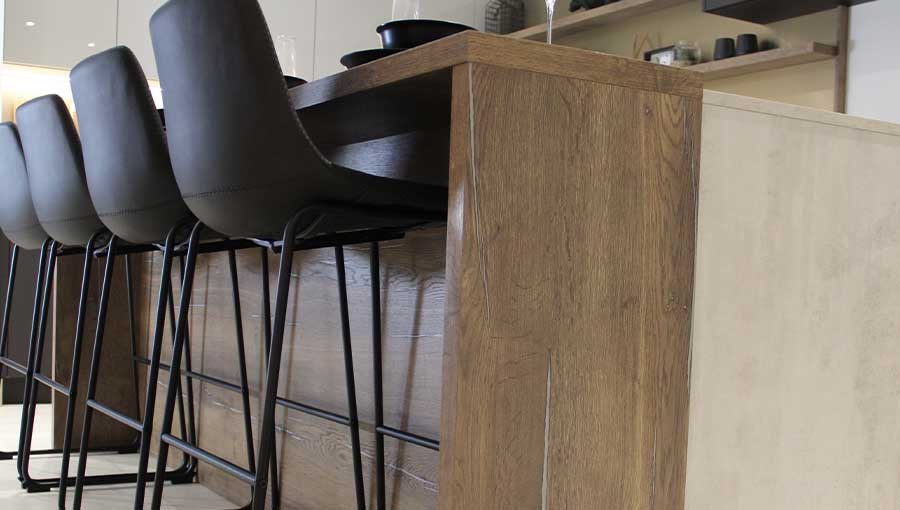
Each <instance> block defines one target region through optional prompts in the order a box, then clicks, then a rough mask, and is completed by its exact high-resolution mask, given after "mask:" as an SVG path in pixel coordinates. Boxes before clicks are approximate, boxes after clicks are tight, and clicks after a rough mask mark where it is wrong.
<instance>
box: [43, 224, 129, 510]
mask: <svg viewBox="0 0 900 510" xmlns="http://www.w3.org/2000/svg"><path fill="white" fill-rule="evenodd" d="M95 242H96V234H95V235H94V236H92V237H91V239H90V240H89V241H88V244H87V247H86V250H85V253H84V266H83V267H82V272H81V294H80V295H79V298H78V317H77V319H76V322H75V342H74V344H75V345H74V349H73V352H72V372H71V375H70V378H69V396H68V401H67V403H66V424H65V427H66V429H65V433H64V435H63V448H62V449H63V452H62V466H61V468H60V473H59V508H65V507H66V489H67V488H68V485H69V484H68V478H69V462H70V459H71V457H72V450H71V448H72V427H73V425H74V422H75V404H76V401H77V399H78V380H79V372H80V371H81V350H82V344H83V341H84V323H85V316H86V315H87V299H88V294H89V293H90V286H91V269H92V267H93V258H94V243H95ZM129 303H130V301H129Z"/></svg>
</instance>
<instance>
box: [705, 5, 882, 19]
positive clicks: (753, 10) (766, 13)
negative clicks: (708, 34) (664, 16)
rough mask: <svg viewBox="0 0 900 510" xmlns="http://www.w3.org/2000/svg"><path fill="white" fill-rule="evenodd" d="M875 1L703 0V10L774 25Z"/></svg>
mask: <svg viewBox="0 0 900 510" xmlns="http://www.w3.org/2000/svg"><path fill="white" fill-rule="evenodd" d="M871 1H873V0H703V10H704V11H706V12H709V13H713V14H718V15H720V16H726V17H729V18H735V19H740V20H744V21H751V22H753V23H761V24H766V23H773V22H776V21H781V20H784V19H788V18H795V17H797V16H805V15H807V14H812V13H815V12H820V11H826V10H829V9H834V8H835V7H839V6H841V5H857V4H862V3H865V2H871Z"/></svg>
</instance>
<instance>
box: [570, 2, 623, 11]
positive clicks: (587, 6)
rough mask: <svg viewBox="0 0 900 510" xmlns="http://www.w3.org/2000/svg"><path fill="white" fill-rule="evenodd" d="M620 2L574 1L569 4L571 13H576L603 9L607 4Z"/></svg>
mask: <svg viewBox="0 0 900 510" xmlns="http://www.w3.org/2000/svg"><path fill="white" fill-rule="evenodd" d="M618 1H619V0H572V2H571V3H570V4H569V11H570V12H575V11H577V10H578V9H582V8H583V9H593V8H594V7H602V6H604V5H606V4H611V3H613V2H618Z"/></svg>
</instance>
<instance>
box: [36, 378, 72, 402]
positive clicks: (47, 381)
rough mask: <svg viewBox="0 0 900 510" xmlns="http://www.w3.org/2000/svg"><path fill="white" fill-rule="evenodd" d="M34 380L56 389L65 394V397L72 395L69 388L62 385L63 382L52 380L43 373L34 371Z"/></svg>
mask: <svg viewBox="0 0 900 510" xmlns="http://www.w3.org/2000/svg"><path fill="white" fill-rule="evenodd" d="M34 380H35V381H38V382H39V383H41V384H43V385H45V386H48V387H50V388H52V389H54V390H56V391H58V392H59V393H62V394H63V395H65V396H67V397H69V396H71V395H72V392H71V391H69V388H68V387H66V386H65V385H63V384H60V383H58V382H56V381H54V380H53V379H51V378H49V377H47V376H46V375H44V374H41V373H38V372H35V373H34Z"/></svg>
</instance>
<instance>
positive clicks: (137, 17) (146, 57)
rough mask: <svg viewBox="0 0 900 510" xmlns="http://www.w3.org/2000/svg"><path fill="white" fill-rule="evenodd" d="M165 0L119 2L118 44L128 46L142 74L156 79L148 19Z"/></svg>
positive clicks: (128, 0) (127, 0)
mask: <svg viewBox="0 0 900 510" xmlns="http://www.w3.org/2000/svg"><path fill="white" fill-rule="evenodd" d="M164 3H166V0H126V1H124V2H119V20H118V24H119V41H118V42H119V44H120V45H122V46H128V47H129V48H131V51H132V52H133V53H134V54H135V56H136V57H137V59H138V62H140V63H141V67H143V68H144V74H146V75H147V78H149V79H151V80H156V79H158V77H159V75H158V74H157V72H156V59H155V58H154V56H153V44H152V43H151V42H150V17H151V16H153V13H154V12H156V9H159V8H160V7H161V6H162V4H164Z"/></svg>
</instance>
